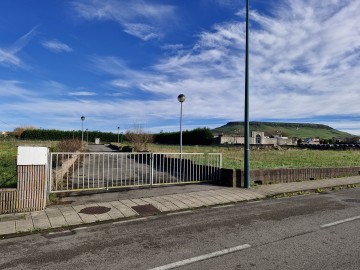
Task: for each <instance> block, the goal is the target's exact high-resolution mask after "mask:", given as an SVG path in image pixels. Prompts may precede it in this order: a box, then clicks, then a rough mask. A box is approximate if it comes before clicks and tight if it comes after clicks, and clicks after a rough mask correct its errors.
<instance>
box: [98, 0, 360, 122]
mask: <svg viewBox="0 0 360 270" xmlns="http://www.w3.org/2000/svg"><path fill="white" fill-rule="evenodd" d="M358 10H360V1H359V0H356V1H332V2H330V3H327V4H326V5H325V4H324V3H319V1H315V0H308V1H299V0H293V1H288V2H286V4H281V5H277V6H273V7H272V12H271V14H273V15H264V14H260V13H258V12H257V11H252V12H251V19H252V25H256V27H253V28H251V30H250V67H251V74H250V80H251V87H250V91H251V97H250V100H251V118H252V119H254V120H255V119H264V118H265V119H282V118H285V117H286V118H291V119H294V120H296V119H298V118H299V119H306V118H307V119H311V118H313V117H321V116H327V115H338V116H340V115H342V116H345V117H346V116H347V115H358V116H359V115H360V107H359V106H358V100H359V99H360V91H359V90H360V89H359V87H358V86H359V85H360V66H359V65H358V64H357V63H358V61H359V59H360V32H359V30H358V27H357V26H358V25H360V17H359V16H358V15H357V11H358ZM300 11H301V12H300ZM239 14H241V13H239ZM244 32H245V31H244V23H243V22H242V21H239V22H237V21H231V22H224V23H222V24H217V25H214V27H213V29H212V30H211V31H204V32H201V33H199V35H198V37H199V38H198V41H197V42H196V43H195V45H194V47H193V48H192V49H191V50H186V51H185V50H181V51H180V52H178V53H177V54H176V55H172V56H165V57H164V58H163V59H160V60H159V62H158V63H157V64H155V65H153V66H151V67H148V68H147V70H146V72H144V71H136V70H131V69H129V68H127V67H126V65H125V64H124V63H121V60H120V59H115V58H111V57H108V58H98V59H97V64H98V65H97V67H98V68H100V69H101V70H102V71H105V72H108V73H110V74H113V75H114V76H121V77H119V79H124V75H123V74H122V75H120V73H119V72H117V71H116V70H120V69H119V66H118V67H117V68H114V64H115V63H118V64H119V63H121V65H120V66H121V68H122V69H121V71H124V70H125V74H128V75H129V76H125V77H126V81H127V85H131V86H132V87H134V88H136V87H137V89H142V90H146V91H148V92H150V93H162V94H163V95H165V97H166V99H164V100H159V101H157V104H158V105H160V104H161V103H162V102H173V101H170V97H171V98H174V97H176V96H177V94H179V93H180V92H182V93H185V94H186V95H187V96H189V98H188V99H187V101H186V103H187V104H185V105H187V108H186V112H187V113H188V114H189V115H190V117H191V118H193V119H233V120H239V119H242V112H243V99H244V98H243V88H244V86H243V85H244V47H245V46H244V44H245V36H244ZM99 63H102V64H100V65H99ZM160 106H161V105H160ZM165 107H166V106H165ZM165 107H164V108H165ZM145 108H146V107H145ZM149 108H151V107H149ZM214 108H216V110H214ZM165 114H167V115H169V112H168V111H164V114H162V115H165Z"/></svg>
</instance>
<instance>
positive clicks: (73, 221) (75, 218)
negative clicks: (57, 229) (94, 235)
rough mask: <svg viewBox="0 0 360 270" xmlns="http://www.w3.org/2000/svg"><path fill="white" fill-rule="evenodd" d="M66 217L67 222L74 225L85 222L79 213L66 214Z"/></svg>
mask: <svg viewBox="0 0 360 270" xmlns="http://www.w3.org/2000/svg"><path fill="white" fill-rule="evenodd" d="M64 218H65V220H66V222H67V224H69V225H71V226H74V225H80V224H83V223H84V222H83V220H82V219H81V218H80V216H79V215H78V214H75V215H70V214H68V215H64Z"/></svg>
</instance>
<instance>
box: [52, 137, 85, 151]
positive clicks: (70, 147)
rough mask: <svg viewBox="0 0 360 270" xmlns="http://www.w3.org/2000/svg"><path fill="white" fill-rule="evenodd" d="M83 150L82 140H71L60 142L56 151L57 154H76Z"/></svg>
mask: <svg viewBox="0 0 360 270" xmlns="http://www.w3.org/2000/svg"><path fill="white" fill-rule="evenodd" d="M80 149H81V140H77V139H74V140H73V139H71V140H63V141H60V142H59V143H58V144H57V145H56V147H55V150H56V151H57V152H76V151H79V150H80Z"/></svg>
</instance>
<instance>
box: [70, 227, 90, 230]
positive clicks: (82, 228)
mask: <svg viewBox="0 0 360 270" xmlns="http://www.w3.org/2000/svg"><path fill="white" fill-rule="evenodd" d="M87 228H88V227H80V228H75V229H72V230H73V231H80V230H85V229H87Z"/></svg>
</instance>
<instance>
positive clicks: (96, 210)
mask: <svg viewBox="0 0 360 270" xmlns="http://www.w3.org/2000/svg"><path fill="white" fill-rule="evenodd" d="M110 210H111V208H109V207H105V206H92V207H86V208H84V209H81V211H80V212H79V213H82V214H88V215H99V214H105V213H107V212H109V211H110Z"/></svg>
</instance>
